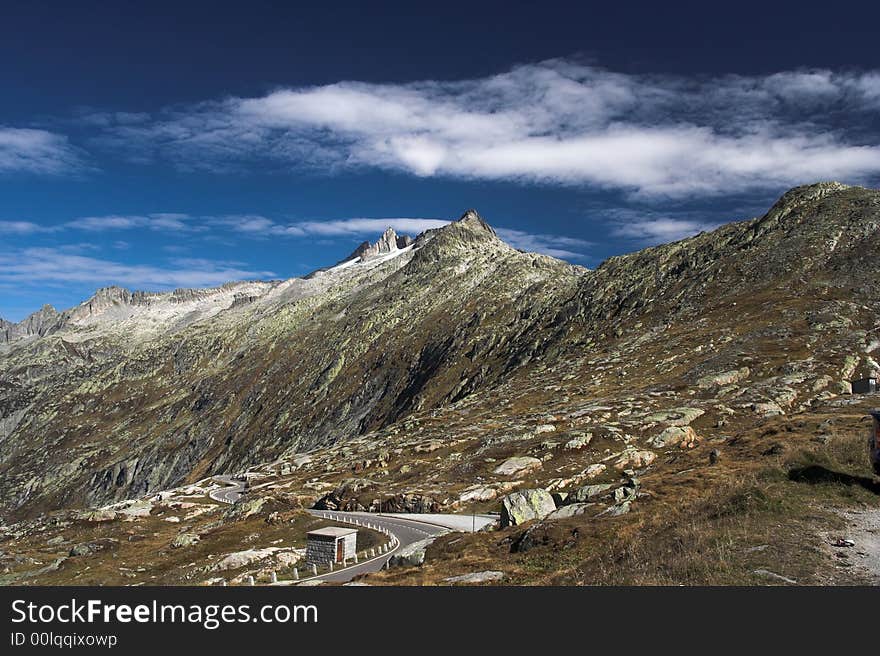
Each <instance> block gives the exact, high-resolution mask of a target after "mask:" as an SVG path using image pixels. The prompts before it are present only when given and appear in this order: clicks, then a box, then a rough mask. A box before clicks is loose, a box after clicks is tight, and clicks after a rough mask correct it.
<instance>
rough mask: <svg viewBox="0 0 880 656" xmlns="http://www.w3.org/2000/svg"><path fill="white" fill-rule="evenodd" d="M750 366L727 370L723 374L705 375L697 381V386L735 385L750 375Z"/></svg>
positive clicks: (706, 387) (702, 387) (701, 387)
mask: <svg viewBox="0 0 880 656" xmlns="http://www.w3.org/2000/svg"><path fill="white" fill-rule="evenodd" d="M750 373H751V372H750V371H749V368H748V367H742V368H740V369H734V370H732V371H725V372H724V373H721V374H715V375H710V376H703V377H702V378H700V379H699V380H698V381H697V387H699V388H700V389H709V388H710V387H720V386H722V385H733V384H734V383H738V382H740V381H742V380H745V379H746V378H748V377H749V374H750Z"/></svg>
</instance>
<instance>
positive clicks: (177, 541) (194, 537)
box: [171, 533, 199, 549]
mask: <svg viewBox="0 0 880 656" xmlns="http://www.w3.org/2000/svg"><path fill="white" fill-rule="evenodd" d="M198 541H199V534H198V533H180V534H178V535H177V536H176V537H175V538H174V539H173V540H172V541H171V548H172V549H180V548H182V547H191V546H193V545H194V544H197V543H198Z"/></svg>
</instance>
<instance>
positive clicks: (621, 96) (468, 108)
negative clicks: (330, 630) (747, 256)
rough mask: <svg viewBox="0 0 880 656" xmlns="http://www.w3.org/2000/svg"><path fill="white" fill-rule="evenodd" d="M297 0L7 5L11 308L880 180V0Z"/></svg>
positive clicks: (620, 235) (559, 242)
mask: <svg viewBox="0 0 880 656" xmlns="http://www.w3.org/2000/svg"><path fill="white" fill-rule="evenodd" d="M278 4H281V3H264V2H259V1H258V2H251V3H249V4H248V7H247V9H246V11H243V10H241V9H240V5H238V7H237V6H236V5H235V4H230V5H228V6H227V5H225V4H224V3H222V2H220V3H218V2H214V3H197V2H193V3H174V4H172V3H168V4H163V3H161V2H155V3H149V5H147V4H144V5H143V6H142V7H140V8H137V7H134V6H133V5H130V4H127V3H116V6H110V7H108V6H105V5H104V3H90V2H78V3H60V2H59V3H39V2H28V3H24V2H22V3H16V2H10V3H4V16H3V20H2V21H0V89H2V90H3V91H2V94H0V98H2V100H0V317H3V318H5V319H9V320H20V319H22V318H23V317H25V316H26V315H27V314H28V313H30V312H32V311H34V310H35V309H37V308H39V307H40V306H41V305H43V304H44V303H51V304H53V305H55V306H56V307H58V308H66V307H70V306H72V305H75V304H76V303H78V302H80V301H82V300H83V299H85V298H87V297H88V296H89V295H91V293H92V292H93V291H94V290H95V289H96V288H98V287H101V286H105V285H109V284H119V285H122V286H126V287H129V288H137V289H168V288H174V287H181V286H183V287H186V286H207V285H215V284H220V283H222V282H225V281H227V280H233V279H242V278H284V277H289V276H296V275H302V274H304V273H307V272H309V271H311V270H313V269H315V268H318V267H321V266H325V265H328V264H332V263H333V262H335V261H337V260H339V259H340V258H342V257H343V256H345V255H346V254H348V253H349V252H350V251H351V250H353V248H354V247H355V246H356V245H357V244H358V243H360V242H361V241H363V240H364V239H375V238H376V237H377V236H378V235H379V234H380V233H381V231H382V230H383V229H384V227H385V226H386V225H393V226H394V227H395V228H397V229H398V231H400V232H407V233H409V234H413V235H414V234H416V233H417V232H419V231H421V230H423V229H425V228H428V227H434V226H436V225H440V222H442V221H446V220H449V219H454V218H456V217H457V216H459V215H460V214H461V213H462V212H463V211H464V210H466V209H468V208H471V207H473V208H476V209H477V210H478V211H480V213H481V214H482V215H483V216H484V217H485V218H486V219H487V220H488V221H489V222H490V223H491V224H492V225H494V226H495V227H496V228H497V229H498V230H499V233H500V234H501V235H502V237H504V238H505V239H506V240H507V241H509V242H510V243H512V244H513V245H515V246H517V247H520V248H524V249H527V250H537V251H540V252H545V253H548V254H552V255H555V256H557V257H562V258H565V259H568V260H570V261H572V262H575V263H578V264H582V265H585V266H590V267H592V266H596V265H597V264H599V263H600V262H601V261H602V260H603V259H604V258H606V257H608V256H609V255H614V254H618V253H623V252H628V251H632V250H635V249H638V248H642V247H644V246H646V245H651V244H655V243H660V242H663V241H669V240H673V239H677V238H681V237H683V236H687V235H689V234H694V233H696V232H698V231H700V230H703V229H710V228H711V227H713V226H715V225H718V224H719V223H721V222H724V221H728V220H733V219H739V218H749V217H751V216H755V215H757V214H760V213H761V212H763V211H764V210H765V209H766V208H767V206H768V205H769V203H771V202H772V201H773V200H774V199H775V198H776V197H778V195H779V194H780V193H782V192H783V191H785V190H786V189H787V188H789V187H791V186H793V185H796V184H804V183H810V182H815V181H817V180H825V179H838V180H842V181H844V182H850V183H857V184H865V185H868V186H877V183H878V179H880V121H878V114H880V61H878V58H880V56H878V51H877V49H876V47H875V38H874V28H873V26H875V25H876V24H877V23H876V21H877V18H878V16H877V13H878V12H877V10H876V9H871V10H866V9H865V8H864V7H860V8H850V7H847V6H846V3H838V4H836V5H835V9H834V10H833V11H826V12H824V13H823V14H822V15H821V17H818V16H816V15H814V14H812V13H810V12H808V11H806V10H804V9H802V8H799V7H802V5H796V4H793V3H792V4H788V5H786V3H763V4H758V3H756V4H754V5H750V4H749V3H737V4H736V5H735V6H731V8H730V9H727V10H726V12H724V13H718V10H717V9H712V8H711V7H707V6H706V5H708V4H710V3H700V4H697V3H679V4H675V5H674V6H668V5H667V6H660V3H652V4H648V3H645V4H643V5H639V4H638V3H617V4H616V5H615V6H614V7H607V6H604V5H600V4H592V3H555V2H552V1H550V2H543V3H540V4H539V5H536V4H534V3H523V4H517V3H512V2H506V3H481V4H474V3H469V4H456V3H455V2H449V3H443V5H442V6H436V7H432V8H431V9H430V10H427V11H425V10H424V9H422V8H419V7H415V6H414V5H417V4H420V3H408V4H401V5H393V4H391V3H385V4H384V5H381V4H374V3H372V4H371V3H359V4H349V5H346V4H334V3H323V4H322V6H321V7H320V8H315V7H313V8H310V9H303V8H300V7H294V6H293V5H292V3H291V4H290V6H283V7H279V6H277V5H278ZM606 4H607V3H606ZM771 4H772V7H769V6H766V5H771ZM181 5H183V6H181Z"/></svg>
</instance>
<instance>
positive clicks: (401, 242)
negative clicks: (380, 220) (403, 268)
mask: <svg viewBox="0 0 880 656" xmlns="http://www.w3.org/2000/svg"><path fill="white" fill-rule="evenodd" d="M412 243H413V240H412V238H411V237H409V236H407V235H398V234H397V233H396V232H395V231H394V228H392V227H391V226H388V228H386V229H385V232H383V233H382V236H381V237H379V241H377V242H376V243H375V244H371V243H370V242H369V241H365V242H364V243H363V244H361V245H360V246H358V247H357V248H356V249H355V250H354V252H353V253H352V254H351V255H349V256H348V257H347V258H345V260H343V261H348V260H352V259H354V258H360V261H361V262H365V261H367V260H369V259H371V258H374V257H377V256H379V255H385V254H387V253H393V252H394V251H396V250H399V249H401V248H406V247H407V246H409V245H410V244H412Z"/></svg>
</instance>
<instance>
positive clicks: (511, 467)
mask: <svg viewBox="0 0 880 656" xmlns="http://www.w3.org/2000/svg"><path fill="white" fill-rule="evenodd" d="M541 465H542V463H541V461H540V460H538V459H537V458H532V457H530V456H515V457H513V458H508V459H507V460H505V461H504V462H502V463H501V464H500V465H498V466H497V467H496V468H495V469H494V473H496V474H501V475H502V476H513V475H514V474H520V473H523V474H524V473H526V472H530V471H533V470H535V469H538V468H539V467H541Z"/></svg>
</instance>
